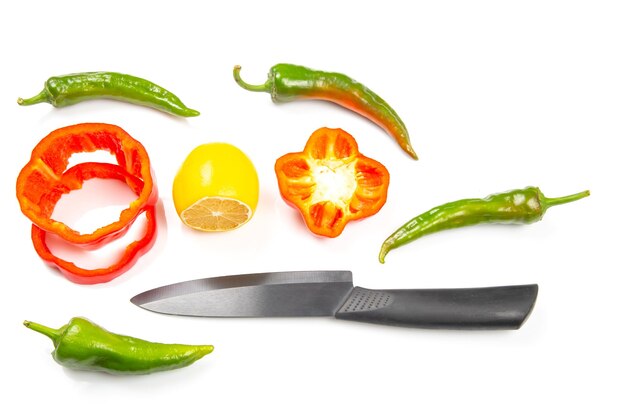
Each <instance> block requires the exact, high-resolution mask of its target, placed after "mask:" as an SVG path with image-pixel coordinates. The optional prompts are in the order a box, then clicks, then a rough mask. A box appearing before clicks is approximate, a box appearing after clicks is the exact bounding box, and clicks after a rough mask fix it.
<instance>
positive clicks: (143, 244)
mask: <svg viewBox="0 0 626 417" xmlns="http://www.w3.org/2000/svg"><path fill="white" fill-rule="evenodd" d="M66 174H67V175H68V176H71V177H76V178H81V179H83V180H87V179H90V178H95V177H98V178H106V179H116V180H119V181H122V182H125V183H126V184H128V186H129V187H130V189H131V190H132V191H133V192H134V193H135V194H137V195H139V194H141V191H142V189H143V188H144V183H143V181H141V180H140V179H139V178H137V177H135V176H133V175H130V174H129V173H127V172H126V171H124V170H123V169H122V168H120V167H119V166H117V165H113V164H106V163H98V162H87V163H83V164H79V165H76V166H73V167H72V168H70V169H69V170H68V171H66ZM145 213H146V231H145V233H144V235H143V237H142V238H140V239H139V240H136V241H134V242H132V243H131V244H129V245H128V246H127V247H126V250H125V251H124V254H123V255H122V257H121V258H120V259H119V260H117V261H116V262H115V263H114V264H112V265H111V266H108V267H106V268H97V269H85V268H81V267H79V266H77V265H76V264H74V263H73V262H69V261H66V260H63V259H61V258H59V257H57V256H55V255H54V254H53V253H52V252H51V251H50V248H49V247H48V245H47V244H46V236H47V235H48V232H46V231H45V230H43V229H41V228H40V227H38V226H36V225H34V224H33V225H32V229H31V238H32V241H33V246H34V247H35V250H36V251H37V254H38V255H39V256H40V257H41V259H43V260H44V261H45V262H47V263H48V264H49V265H50V266H53V267H56V268H58V269H59V271H61V273H62V274H63V275H64V276H65V277H66V278H67V279H69V280H70V281H72V282H75V283H77V284H101V283H105V282H109V281H111V280H112V279H114V278H116V277H118V276H119V275H121V274H122V273H124V272H126V271H127V270H129V269H130V268H131V267H132V266H133V265H134V264H135V262H137V260H138V259H139V257H140V256H141V255H143V254H144V253H146V252H147V251H148V250H149V249H150V248H151V247H152V246H153V245H154V242H155V240H156V231H157V226H156V212H155V207H154V205H148V206H146V207H145ZM128 229H129V228H125V229H123V231H124V232H125V231H126V230H128ZM117 236H118V237H119V236H121V235H120V234H119V233H118V235H117ZM87 249H93V247H89V248H87Z"/></svg>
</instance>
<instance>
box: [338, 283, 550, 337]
mask: <svg viewBox="0 0 626 417" xmlns="http://www.w3.org/2000/svg"><path fill="white" fill-rule="evenodd" d="M538 290H539V287H538V286H537V285H536V284H531V285H516V286H506V287H486V288H455V289H421V290H369V289H366V288H361V287H355V288H354V289H353V290H352V292H351V293H350V294H349V296H348V298H347V299H346V301H345V302H344V304H343V305H342V306H341V308H340V309H339V310H338V311H337V313H336V314H335V317H336V318H338V319H342V320H354V321H361V322H367V323H376V324H388V325H394V326H407V327H419V328H425V329H457V330H473V329H490V330H500V329H510V330H514V329H519V328H520V327H521V326H522V324H523V323H524V321H525V320H526V318H527V317H528V315H529V314H530V312H531V311H532V309H533V306H534V305H535V300H536V299H537V292H538Z"/></svg>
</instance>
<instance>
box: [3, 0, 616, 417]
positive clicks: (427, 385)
mask: <svg viewBox="0 0 626 417" xmlns="http://www.w3.org/2000/svg"><path fill="white" fill-rule="evenodd" d="M408 4H409V2H396V1H386V2H355V3H354V4H344V3H343V2H339V1H323V0H317V1H314V2H306V3H301V4H300V3H297V2H289V1H262V2H252V1H237V2H230V3H228V5H226V4H221V5H209V4H206V5H205V4H202V5H201V3H191V2H186V1H176V2H151V3H145V2H140V5H135V3H134V2H130V1H126V2H116V1H107V2H98V3H97V4H89V3H88V2H65V1H54V2H38V3H34V2H18V1H15V2H5V3H4V5H3V6H2V10H1V11H0V39H2V41H1V42H2V44H1V45H2V46H1V56H2V58H1V61H2V65H1V68H0V72H1V76H0V96H1V100H0V117H1V118H2V140H1V146H2V155H3V158H2V163H1V164H0V169H1V173H2V175H1V178H2V181H1V186H2V188H1V192H2V194H1V201H2V205H1V206H0V210H2V212H1V215H0V219H1V220H2V225H3V230H2V237H1V239H2V253H3V255H2V259H3V267H4V271H5V272H4V274H3V279H2V280H1V284H0V285H1V293H2V299H3V301H2V303H1V306H2V307H1V309H2V310H1V311H2V314H0V329H2V338H1V343H0V349H1V355H0V357H1V358H2V362H3V365H2V378H1V379H2V381H3V385H4V387H5V388H4V389H3V394H2V400H1V401H0V414H2V415H66V416H77V415H92V416H104V415H106V416H109V415H111V414H113V413H114V414H120V415H122V414H123V415H128V416H132V415H139V414H142V415H155V416H156V415H159V416H161V415H163V416H166V415H178V416H189V415H272V416H276V415H290V416H292V415H299V416H320V415H340V414H344V415H346V414H347V415H357V414H358V415H424V416H438V415H442V416H444V415H450V416H452V415H464V416H470V415H471V416H473V415H481V416H502V415H507V416H528V415H535V414H541V415H603V416H611V415H624V412H625V409H626V407H625V406H624V400H623V391H624V372H626V366H625V360H624V351H625V350H624V349H625V348H626V346H625V344H624V341H623V335H624V318H625V317H626V316H625V314H624V313H625V308H624V305H626V303H625V302H624V295H625V290H626V284H625V283H624V282H625V281H624V280H625V278H626V276H625V274H624V261H623V249H624V243H623V242H624V240H623V239H624V232H625V226H624V214H623V210H624V207H625V204H626V198H625V197H624V195H625V193H624V179H625V176H624V152H623V150H624V141H625V140H626V127H625V124H624V121H625V119H624V114H625V110H626V58H625V50H626V49H625V43H626V25H625V24H624V22H625V21H626V14H625V13H624V12H625V10H624V6H623V3H622V2H618V1H615V2H609V1H596V2H582V1H545V0H543V1H527V2H503V1H472V2H465V1H442V2H411V3H410V4H411V6H408ZM279 62H289V63H297V64H302V65H306V66H309V67H313V68H317V69H323V70H328V71H339V72H343V73H345V74H348V75H349V76H351V77H353V78H355V79H357V80H359V81H361V82H363V83H364V84H366V85H367V86H369V87H370V88H371V89H372V90H374V91H376V92H377V93H378V94H380V95H381V96H382V97H383V98H384V99H385V100H386V101H388V102H389V103H390V104H391V105H392V106H393V107H394V108H395V109H396V110H397V112H398V113H399V114H400V116H401V117H402V118H403V119H404V121H405V123H406V125H407V127H408V129H409V131H410V133H411V138H412V143H413V146H414V148H415V149H416V151H417V153H418V154H419V156H420V160H419V161H417V162H415V161H413V160H411V159H410V158H409V157H408V156H406V155H405V154H404V153H403V152H402V151H401V150H400V148H399V147H398V146H397V145H396V144H395V143H394V142H393V140H392V139H390V138H389V137H388V136H387V135H386V134H385V133H384V132H383V131H382V130H381V129H379V128H378V127H376V126H375V125H373V124H372V123H370V122H368V121H367V120H365V119H363V118H361V117H359V116H356V115H354V114H352V113H350V112H349V111H346V110H343V109H341V108H339V107H337V106H334V105H331V104H326V103H320V102H298V103H292V104H287V105H276V104H273V103H272V102H271V99H270V97H269V95H267V94H260V93H251V92H247V91H244V90H243V89H241V88H239V87H238V86H237V85H236V84H235V83H234V81H233V79H232V75H231V71H232V67H233V66H234V65H235V64H240V65H242V66H243V70H242V77H244V79H245V80H247V81H248V82H250V83H262V82H263V81H265V75H266V73H267V71H268V70H269V68H270V67H271V66H272V65H274V64H276V63H279ZM97 70H108V71H118V72H124V73H129V74H134V75H137V76H140V77H143V78H147V79H149V80H152V81H154V82H156V83H157V84H160V85H162V86H164V87H165V88H168V89H169V90H171V91H173V92H174V93H176V94H177V95H178V96H179V97H180V98H181V99H182V100H183V101H184V102H185V103H186V104H187V105H189V106H190V107H193V108H196V109H198V110H200V111H201V112H202V115H201V116H200V117H197V118H193V119H182V118H176V117H171V116H168V115H165V114H163V113H160V112H158V111H155V110H151V109H148V108H143V107H138V106H133V105H130V104H125V103H119V102H113V101H93V102H88V103H82V104H79V105H76V106H73V107H69V108H65V109H55V108H53V107H52V106H50V105H47V104H40V105H37V106H33V107H19V106H18V105H17V104H16V103H15V101H16V99H17V97H19V96H22V97H28V96H31V95H34V94H36V93H38V92H39V91H40V89H41V87H42V85H43V82H44V81H45V80H46V79H47V78H48V77H49V76H52V75H61V74H66V73H71V72H82V71H97ZM81 122H106V123H113V124H117V125H119V126H121V127H122V128H123V129H125V130H126V131H127V132H129V133H130V134H131V135H132V136H133V137H135V138H136V139H138V140H139V141H141V142H142V143H143V144H144V146H145V147H146V148H147V150H148V152H149V154H150V157H151V160H152V164H153V166H154V170H155V172H156V176H157V183H158V186H159V189H160V193H161V194H160V195H161V202H162V204H161V205H160V224H159V237H158V241H157V243H156V245H155V247H154V248H153V249H152V250H151V251H150V252H149V253H148V254H147V255H146V256H145V257H143V258H142V259H140V260H139V262H138V264H137V265H136V266H135V267H134V268H133V269H132V270H131V271H129V272H128V273H126V274H125V275H123V276H121V277H120V278H118V279H116V280H115V281H113V282H111V283H109V284H105V285H97V286H80V285H76V284H73V283H71V282H69V281H67V280H65V279H64V278H63V277H62V276H61V275H60V274H58V273H57V272H56V271H54V270H52V269H49V268H47V267H46V266H45V265H44V264H43V263H42V262H41V261H40V260H39V258H38V257H37V255H36V254H35V252H34V250H33V248H32V244H31V242H30V222H29V221H28V219H26V217H25V216H23V215H22V214H21V212H20V210H19V205H18V203H17V201H16V198H15V179H16V178H17V174H18V172H19V170H20V169H21V167H22V166H23V165H24V164H25V163H26V162H27V161H28V159H29V155H30V152H31V149H32V148H33V147H34V146H35V144H36V143H37V142H38V141H39V140H40V139H41V138H43V137H44V136H45V135H46V134H48V133H49V132H50V131H52V130H54V129H56V128H59V127H62V126H67V125H71V124H75V123H81ZM322 126H328V127H341V128H343V129H345V130H346V131H348V132H349V133H351V134H352V135H353V136H354V137H355V138H356V139H357V141H358V143H359V146H360V150H361V152H362V153H363V154H365V155H367V156H370V157H373V158H375V159H377V160H379V161H380V162H382V163H383V164H385V166H386V167H387V168H388V169H389V171H390V174H391V185H390V188H389V196H388V197H389V198H388V201H387V204H386V205H385V206H384V207H383V209H382V210H381V211H380V212H379V213H378V214H377V215H375V216H373V217H371V218H368V219H365V220H363V221H360V222H356V223H351V224H349V225H348V227H347V228H346V229H345V231H344V233H343V234H342V235H341V236H340V237H338V238H336V239H323V238H318V237H315V236H314V235H312V234H310V233H309V232H308V230H307V229H306V228H305V227H304V225H303V223H302V221H301V220H300V218H299V217H298V215H297V214H296V212H295V211H294V210H293V209H291V208H290V207H289V206H287V205H286V204H285V203H284V202H283V201H282V199H281V198H280V196H279V193H278V189H277V185H276V179H275V175H274V171H273V165H274V161H275V160H276V159H277V158H278V157H279V156H281V155H283V154H285V153H287V152H293V151H298V150H301V149H302V148H303V147H304V144H305V142H306V140H307V138H308V137H309V135H310V134H311V133H312V132H313V131H314V130H315V129H317V128H319V127H322ZM210 141H225V142H230V143H232V144H234V145H236V146H238V147H240V148H241V149H242V150H243V151H244V152H246V153H247V154H248V155H249V156H250V158H251V159H252V161H253V162H254V164H255V166H256V168H257V170H258V174H259V178H260V187H261V189H260V192H261V198H260V202H259V206H258V210H257V212H256V214H255V216H254V218H253V219H252V220H251V222H250V223H248V224H247V225H245V226H244V227H242V228H241V229H239V230H236V231H233V232H230V233H222V234H202V233H198V232H194V231H191V230H188V229H186V228H185V227H184V226H183V225H182V223H181V222H180V221H179V219H178V217H177V216H176V213H175V211H174V209H173V204H172V199H171V184H172V179H173V177H174V175H175V173H176V170H177V169H178V166H179V165H180V163H181V162H182V161H183V159H184V158H185V156H186V155H187V154H188V153H189V151H191V149H193V148H194V147H195V146H197V145H199V144H201V143H204V142H210ZM528 185H536V186H539V187H541V189H542V190H543V191H544V193H545V194H546V195H547V196H560V195H565V194H571V193H575V192H578V191H582V190H585V189H590V190H591V197H589V198H587V199H584V200H581V201H578V202H576V203H571V204H568V205H565V206H559V207H555V208H552V209H550V211H548V213H547V214H546V216H545V217H544V219H543V221H541V222H539V223H536V224H533V225H530V226H497V225H484V226H476V227H471V228H465V229H457V230H454V231H448V232H443V233H440V234H437V235H432V236H429V237H425V238H423V239H421V240H418V241H416V242H414V243H412V244H410V245H407V246H404V247H402V248H400V249H397V250H395V251H392V252H391V253H390V254H389V255H388V257H387V263H386V264H385V265H381V264H379V263H378V260H377V254H378V249H379V247H380V244H381V243H382V241H383V240H384V239H385V238H386V237H387V236H388V235H389V234H390V233H391V232H392V231H393V230H395V229H396V228H397V227H398V226H400V225H401V224H402V223H404V222H405V221H407V220H409V219H410V218H412V217H413V216H416V215H418V214H420V213H422V212H424V211H426V210H428V209H430V208H432V207H434V206H436V205H439V204H442V203H444V202H448V201H452V200H457V199H461V198H468V197H483V196H486V195H488V194H491V193H495V192H501V191H506V190H509V189H513V188H521V187H525V186H528ZM107 187H111V186H110V185H109V184H108V182H104V184H102V182H101V183H94V184H91V183H88V184H87V185H86V186H85V189H84V190H81V191H79V192H76V193H73V194H72V195H71V196H70V197H67V198H64V199H63V201H62V202H61V203H60V206H59V210H58V211H57V213H58V216H60V218H62V219H63V220H66V221H67V222H68V223H69V224H73V225H75V226H76V227H77V228H79V229H80V228H81V227H83V228H84V227H86V226H85V225H86V224H88V223H91V224H92V225H96V224H104V223H106V222H107V221H109V220H110V217H106V215H108V216H110V215H111V214H113V215H114V214H115V213H116V212H117V211H119V209H120V207H122V206H123V205H124V204H126V203H127V201H128V199H129V198H130V196H129V195H128V192H127V191H125V190H124V188H123V187H117V186H113V187H112V188H107ZM111 205H113V206H112V207H111ZM116 205H117V206H116ZM106 206H109V207H108V211H107V210H106V209H103V207H106ZM118 206H119V207H118ZM98 208H99V209H100V210H98ZM107 213H108V214H107ZM105 214H106V215H105ZM85 231H86V230H85ZM63 253H64V254H65V252H63ZM70 255H71V254H70ZM105 255H106V254H105ZM81 262H85V264H86V263H89V262H95V263H98V262H100V265H105V264H106V262H107V258H106V257H102V258H100V259H98V258H97V259H95V260H94V259H82V260H81ZM294 269H350V270H352V271H353V273H354V278H355V284H356V285H360V286H363V287H369V288H437V287H447V288H450V287H475V286H491V285H508V284H524V283H538V284H539V287H540V290H539V298H538V301H537V305H536V308H535V310H534V312H533V314H532V315H531V317H530V319H529V320H528V321H527V322H526V324H525V325H524V326H523V327H522V329H521V330H519V331H501V332H482V331H479V332H454V331H429V330H415V329H404V328H392V327H385V326H376V325H367V324H359V323H351V322H342V321H339V320H334V319H332V318H309V319H306V318H305V319H295V318H294V319H199V318H186V317H174V316H165V315H158V314H154V313H150V312H147V311H144V310H142V309H139V308H137V307H136V306H134V305H132V304H131V303H130V302H129V299H130V298H131V297H132V296H133V295H135V294H137V293H139V292H142V291H144V290H147V289H149V288H152V287H155V286H160V285H165V284H169V283H173V282H176V281H181V280H188V279H195V278H202V277H207V276H216V275H226V274H237V273H248V272H263V271H279V270H294ZM73 316H84V317H88V318H89V319H91V320H93V321H94V322H96V323H99V324H100V325H102V326H103V327H105V328H107V329H108V330H111V331H113V332H116V333H122V334H129V335H133V336H136V337H140V338H143V339H147V340H151V341H159V342H178V343H198V344H205V343H211V344H214V345H215V351H214V353H212V354H211V355H209V356H207V357H206V358H204V359H202V360H201V361H199V362H197V363H195V364H194V365H192V366H190V367H188V368H184V369H181V370H176V371H171V372H164V373H159V374H153V375H147V376H139V377H115V376H110V375H106V374H99V373H85V372H76V371H68V370H65V369H64V368H62V367H61V366H59V365H58V364H56V363H55V362H54V361H53V360H52V358H51V357H50V352H51V351H52V348H53V346H52V344H51V342H50V341H49V340H47V339H46V338H45V337H44V336H42V335H39V334H36V333H34V332H31V331H29V330H27V329H26V328H24V327H23V326H22V321H23V320H25V319H28V320H33V321H38V322H42V323H44V324H47V325H50V326H53V327H57V326H61V325H63V324H65V323H66V322H67V321H68V320H69V319H70V318H71V317H73ZM8 410H12V411H8Z"/></svg>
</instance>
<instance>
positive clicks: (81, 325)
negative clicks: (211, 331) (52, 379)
mask: <svg viewBox="0 0 626 417" xmlns="http://www.w3.org/2000/svg"><path fill="white" fill-rule="evenodd" d="M24 325H25V326H26V327H28V328H29V329H32V330H35V331H37V332H39V333H42V334H45V335H46V336H48V337H49V338H50V339H52V341H53V343H54V347H55V349H54V351H53V352H52V357H53V358H54V360H55V361H57V362H58V363H59V364H61V365H62V366H65V367H67V368H72V369H78V370H84V371H102V372H106V373H110V374H122V375H134V374H149V373H153V372H159V371H167V370H170V369H177V368H182V367H185V366H188V365H191V364H192V363H194V362H195V361H197V360H198V359H200V358H202V357H203V356H205V355H207V354H209V353H211V352H212V351H213V346H211V345H180V344H164V343H152V342H148V341H145V340H142V339H137V338H134V337H130V336H123V335H119V334H115V333H110V332H108V331H106V330H105V329H103V328H102V327H100V326H98V325H96V324H94V323H92V322H91V321H89V320H87V319H85V318H81V317H75V318H73V319H71V320H70V322H69V323H68V324H66V325H65V326H63V327H61V328H60V329H51V328H49V327H46V326H42V325H41V324H38V323H33V322H30V321H24Z"/></svg>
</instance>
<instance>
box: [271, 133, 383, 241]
mask: <svg viewBox="0 0 626 417" xmlns="http://www.w3.org/2000/svg"><path fill="white" fill-rule="evenodd" d="M274 169H275V171H276V178H277V179H278V188H279V189H280V193H281V195H282V197H283V198H284V199H285V200H286V201H287V202H288V203H289V204H291V205H292V206H294V207H295V208H297V209H298V210H299V211H300V214H301V215H302V217H303V219H304V221H305V223H306V225H307V227H308V228H309V230H310V231H311V232H313V233H315V234H317V235H320V236H326V237H337V236H339V235H340V234H341V232H342V231H343V229H344V228H345V227H346V224H347V223H348V222H349V221H352V220H357V219H362V218H364V217H368V216H372V215H374V214H376V213H378V211H379V210H380V209H381V208H382V207H383V205H384V204H385V202H386V201H387V188H388V186H389V172H388V171H387V169H386V168H385V167H384V165H383V164H381V163H380V162H378V161H375V160H373V159H371V158H368V157H366V156H364V155H362V154H361V153H360V152H359V149H358V146H357V143H356V141H355V140H354V138H353V137H352V136H351V135H350V134H349V133H347V132H345V131H343V130H341V129H329V128H321V129H318V130H316V131H315V132H314V133H313V134H312V135H311V137H310V138H309V140H308V142H307V144H306V146H305V147H304V151H303V152H295V153H289V154H286V155H283V156H282V157H280V158H279V159H278V160H277V161H276V164H275V166H274Z"/></svg>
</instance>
